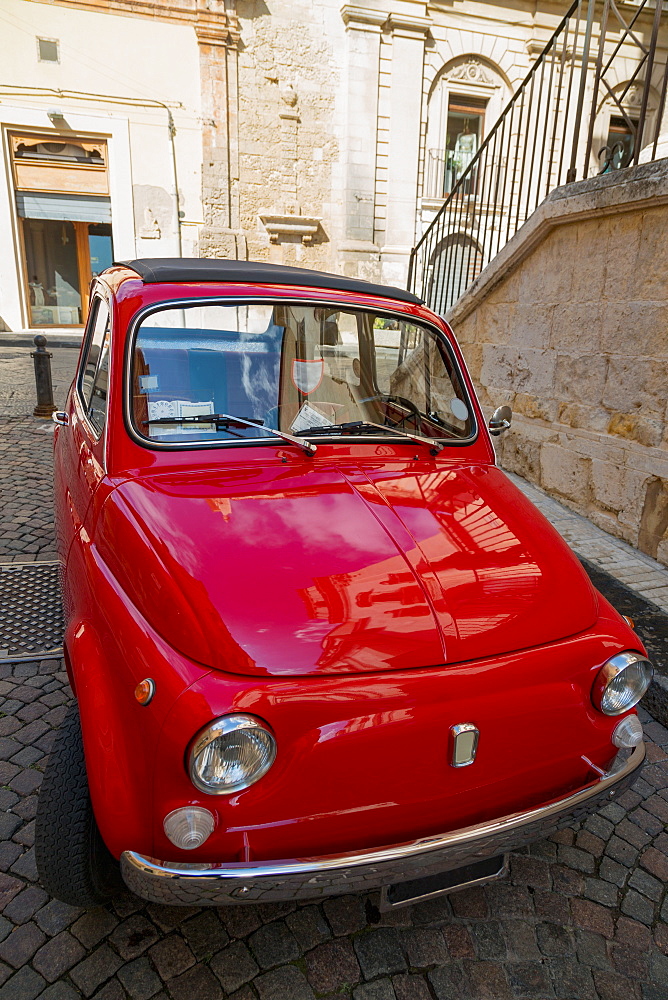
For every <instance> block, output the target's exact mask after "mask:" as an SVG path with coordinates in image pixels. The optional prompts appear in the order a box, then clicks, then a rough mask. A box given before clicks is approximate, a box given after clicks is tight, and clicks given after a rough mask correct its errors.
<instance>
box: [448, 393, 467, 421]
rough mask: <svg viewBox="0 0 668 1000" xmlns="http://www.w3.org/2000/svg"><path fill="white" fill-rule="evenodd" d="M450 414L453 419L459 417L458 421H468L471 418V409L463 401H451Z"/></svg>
mask: <svg viewBox="0 0 668 1000" xmlns="http://www.w3.org/2000/svg"><path fill="white" fill-rule="evenodd" d="M450 412H451V413H452V415H453V417H457V420H468V418H469V408H468V406H467V405H466V403H465V402H464V401H463V400H461V399H457V398H455V399H451V400H450Z"/></svg>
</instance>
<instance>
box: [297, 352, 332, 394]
mask: <svg viewBox="0 0 668 1000" xmlns="http://www.w3.org/2000/svg"><path fill="white" fill-rule="evenodd" d="M324 372H325V362H324V361H323V359H322V358H318V359H317V361H300V360H298V359H297V358H295V359H294V361H293V362H292V382H293V384H294V386H295V388H296V389H299V391H300V392H301V393H302V394H303V395H304V396H308V394H309V393H310V392H314V391H315V389H317V388H318V386H319V385H320V383H321V382H322V376H323V375H324Z"/></svg>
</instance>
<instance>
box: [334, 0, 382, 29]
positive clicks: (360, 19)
mask: <svg viewBox="0 0 668 1000" xmlns="http://www.w3.org/2000/svg"><path fill="white" fill-rule="evenodd" d="M341 17H342V18H343V23H344V24H345V25H346V27H347V28H356V29H358V30H361V31H374V30H375V31H378V30H380V27H381V25H383V24H385V22H386V21H387V14H386V13H385V12H384V11H380V10H373V9H372V8H370V7H357V6H356V5H355V4H349V3H346V4H344V5H343V7H342V8H341Z"/></svg>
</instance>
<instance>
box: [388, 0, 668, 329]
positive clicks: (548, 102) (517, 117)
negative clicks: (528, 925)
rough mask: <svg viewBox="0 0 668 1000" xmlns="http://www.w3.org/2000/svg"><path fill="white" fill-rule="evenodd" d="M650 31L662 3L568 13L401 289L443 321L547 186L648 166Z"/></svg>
mask: <svg viewBox="0 0 668 1000" xmlns="http://www.w3.org/2000/svg"><path fill="white" fill-rule="evenodd" d="M662 31H663V32H665V33H666V34H667V35H668V4H664V2H663V0H638V2H637V3H634V4H633V6H632V5H631V4H630V3H628V2H627V3H625V4H621V3H619V2H615V0H576V2H574V3H572V4H571V6H570V7H569V9H568V11H567V13H566V15H565V17H564V18H563V20H562V21H561V23H560V25H559V27H558V28H557V30H556V31H555V33H554V35H553V36H552V38H551V39H550V40H549V42H548V43H547V45H546V46H545V49H544V50H543V52H542V53H541V54H540V56H539V57H538V59H537V60H536V62H535V63H534V65H533V66H532V68H531V70H530V72H529V73H528V74H527V76H526V78H525V80H524V81H523V83H522V85H521V86H520V87H519V89H518V90H517V91H516V93H515V94H514V95H513V97H512V99H511V100H510V102H509V103H508V105H507V107H506V108H505V109H504V111H503V113H502V114H501V116H500V117H499V119H498V121H497V122H496V123H495V124H494V126H493V127H492V128H491V130H490V131H489V133H488V134H487V136H486V138H485V141H484V142H483V143H482V145H481V146H480V149H479V150H478V152H477V154H476V155H475V157H474V158H473V159H472V160H471V162H470V164H469V165H468V167H467V169H466V170H465V171H464V172H463V173H462V174H461V176H459V177H458V178H457V180H456V183H455V184H454V186H453V187H452V190H451V191H450V193H449V194H448V195H447V197H446V199H445V201H444V203H443V205H442V207H441V208H440V210H439V212H438V214H437V215H436V217H435V218H434V220H433V222H432V223H431V224H430V225H429V227H428V228H427V230H426V231H425V233H424V235H423V236H422V237H421V239H420V240H419V242H418V243H417V245H416V246H415V248H414V249H413V251H412V253H411V258H410V267H409V275H408V287H409V289H411V290H412V291H415V292H416V293H417V294H421V295H422V297H423V298H424V299H425V300H426V301H427V302H428V304H429V305H430V306H431V308H432V309H435V310H436V311H437V312H440V313H444V312H446V311H447V310H448V309H449V308H450V307H451V306H452V305H453V304H454V303H455V302H456V301H457V299H458V298H459V297H460V296H461V295H462V293H463V292H464V291H466V289H467V288H468V287H469V286H470V285H471V284H472V282H473V281H474V280H475V279H476V277H477V276H478V274H479V273H480V271H481V270H482V268H483V267H485V265H486V264H488V263H489V262H490V260H492V258H493V257H495V256H496V254H497V253H498V252H499V250H500V249H501V248H502V247H503V246H504V245H505V243H507V242H508V240H509V239H510V238H511V237H512V236H513V235H514V234H515V233H516V232H517V230H518V229H519V228H520V226H521V225H522V224H523V223H524V222H525V221H526V220H527V218H528V217H529V216H530V215H531V213H532V212H533V211H534V210H535V209H536V208H537V206H538V205H539V204H540V203H541V202H542V201H543V200H544V199H545V198H546V197H547V195H548V194H549V193H550V191H552V190H553V189H554V188H555V187H558V186H559V185H560V184H566V183H569V182H572V181H575V180H577V179H582V178H586V177H591V176H593V175H595V174H599V173H606V172H608V171H610V170H613V169H617V168H620V167H626V166H631V165H634V164H637V163H638V162H640V161H641V160H642V161H645V160H652V159H654V158H655V157H656V155H657V144H658V139H659V133H660V131H661V123H662V120H663V118H664V111H665V109H666V83H667V81H668V73H667V72H666V43H668V38H666V39H663V42H664V45H663V47H661V46H660V45H659V40H660V33H661V32H662ZM666 128H668V126H666V127H664V131H665V130H666ZM431 152H432V154H433V152H434V151H431ZM446 170H447V164H444V166H443V172H444V174H443V175H445V171H446ZM431 176H432V177H433V176H438V172H437V169H436V168H435V166H434V164H433V163H432V164H431ZM431 196H432V197H433V193H431Z"/></svg>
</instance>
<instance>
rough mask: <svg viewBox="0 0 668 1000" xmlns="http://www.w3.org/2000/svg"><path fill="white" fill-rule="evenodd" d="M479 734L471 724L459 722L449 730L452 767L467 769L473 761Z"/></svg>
mask: <svg viewBox="0 0 668 1000" xmlns="http://www.w3.org/2000/svg"><path fill="white" fill-rule="evenodd" d="M479 736H480V733H479V732H478V730H477V728H476V727H475V726H474V725H473V723H472V722H460V724H459V725H458V726H452V728H451V729H450V742H451V744H452V750H451V754H450V763H451V765H452V766H453V767H467V766H468V765H469V764H472V763H473V761H474V760H475V755H476V751H477V749H478V737H479Z"/></svg>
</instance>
